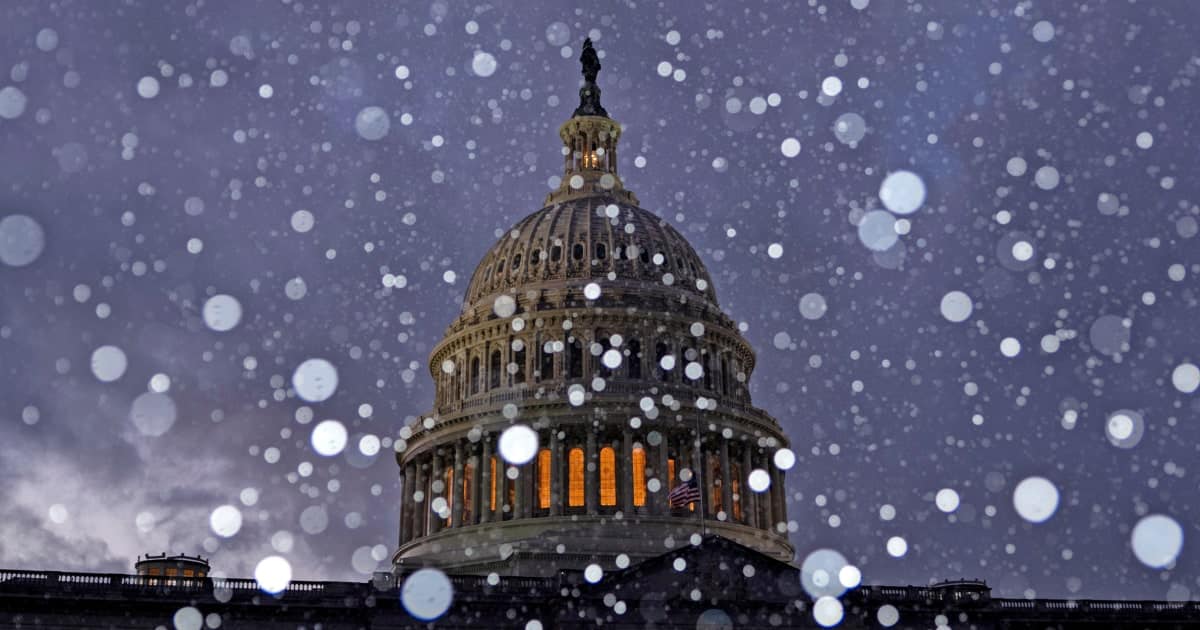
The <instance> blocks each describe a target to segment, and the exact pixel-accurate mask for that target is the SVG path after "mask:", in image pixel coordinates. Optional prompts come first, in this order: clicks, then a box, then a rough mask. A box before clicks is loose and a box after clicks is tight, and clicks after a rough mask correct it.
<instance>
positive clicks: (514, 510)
mask: <svg viewBox="0 0 1200 630" xmlns="http://www.w3.org/2000/svg"><path fill="white" fill-rule="evenodd" d="M516 469H517V478H516V479H513V480H510V481H509V483H511V484H513V504H512V507H511V508H509V514H512V517H513V518H524V517H525V506H526V505H527V504H528V503H529V501H528V500H527V499H526V497H525V478H526V477H527V476H528V474H527V472H528V469H529V465H528V464H526V465H524V466H516ZM504 478H505V479H508V475H507V474H506V475H505V476H504ZM505 496H507V495H505Z"/></svg>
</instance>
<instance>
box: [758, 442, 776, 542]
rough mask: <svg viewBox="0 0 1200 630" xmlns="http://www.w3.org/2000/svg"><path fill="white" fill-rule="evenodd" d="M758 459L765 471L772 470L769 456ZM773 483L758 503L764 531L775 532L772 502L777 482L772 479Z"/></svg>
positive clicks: (761, 456)
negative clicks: (760, 508)
mask: <svg viewBox="0 0 1200 630" xmlns="http://www.w3.org/2000/svg"><path fill="white" fill-rule="evenodd" d="M757 459H758V465H759V466H760V467H761V468H762V469H763V470H770V468H771V462H769V461H767V456H766V455H765V454H764V455H760V456H759V457H758V458H757ZM771 481H772V483H771V487H770V488H767V491H766V492H764V493H761V494H759V496H758V503H759V505H761V506H762V517H763V522H762V523H760V525H762V528H763V529H765V530H768V531H771V532H773V531H775V514H774V509H773V505H772V504H773V503H774V501H773V500H772V493H773V492H774V491H775V484H774V481H775V480H774V479H772V480H771Z"/></svg>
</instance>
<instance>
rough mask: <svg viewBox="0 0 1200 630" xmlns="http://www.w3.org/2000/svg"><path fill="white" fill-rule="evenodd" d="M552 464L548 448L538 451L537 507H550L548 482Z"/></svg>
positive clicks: (545, 508) (544, 508) (546, 508)
mask: <svg viewBox="0 0 1200 630" xmlns="http://www.w3.org/2000/svg"><path fill="white" fill-rule="evenodd" d="M552 469H553V466H552V465H551V463H550V449H548V448H544V449H542V450H540V451H538V507H539V508H541V509H543V510H548V509H550V482H551V475H552V474H553V473H552V472H551V471H552Z"/></svg>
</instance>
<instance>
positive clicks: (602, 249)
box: [596, 243, 608, 260]
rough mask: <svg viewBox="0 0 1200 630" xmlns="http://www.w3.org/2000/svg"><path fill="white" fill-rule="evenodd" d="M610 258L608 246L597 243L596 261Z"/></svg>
mask: <svg viewBox="0 0 1200 630" xmlns="http://www.w3.org/2000/svg"><path fill="white" fill-rule="evenodd" d="M605 258H608V246H607V245H605V244H604V243H596V260H604V259H605Z"/></svg>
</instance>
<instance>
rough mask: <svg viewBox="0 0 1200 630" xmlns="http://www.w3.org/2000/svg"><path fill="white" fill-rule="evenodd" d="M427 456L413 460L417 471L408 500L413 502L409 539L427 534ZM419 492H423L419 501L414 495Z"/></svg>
mask: <svg viewBox="0 0 1200 630" xmlns="http://www.w3.org/2000/svg"><path fill="white" fill-rule="evenodd" d="M424 460H425V456H424V455H421V456H420V457H418V458H416V460H415V461H414V462H413V468H414V469H415V471H416V482H415V483H414V484H413V489H412V492H410V493H409V495H408V500H409V501H411V502H412V506H413V509H412V530H411V534H412V535H411V536H410V537H409V539H410V540H411V539H413V538H420V537H421V536H424V535H425V515H426V514H428V513H429V496H428V494H426V493H425V462H424ZM417 492H420V493H421V495H422V496H421V501H420V503H418V502H417V501H415V500H414V499H413V495H414V494H416V493H417Z"/></svg>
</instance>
